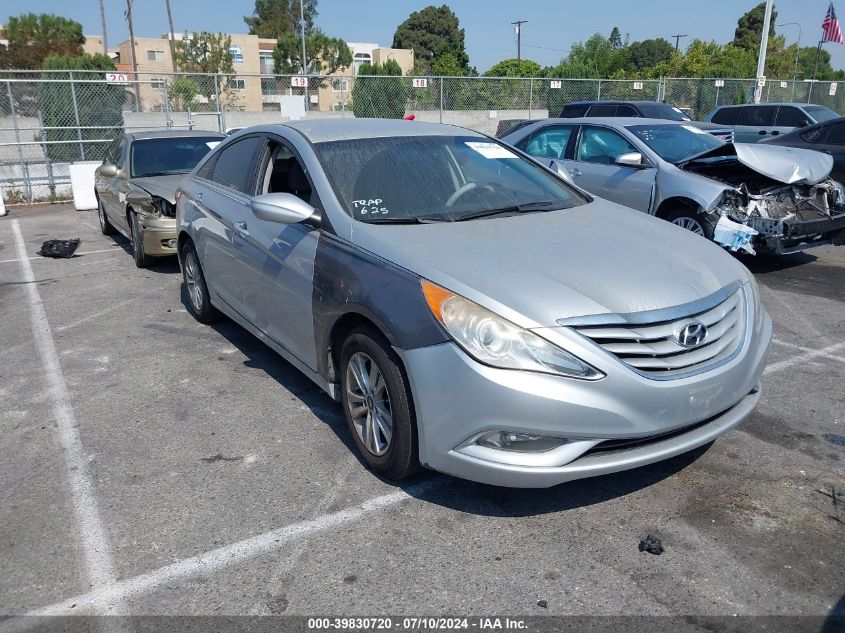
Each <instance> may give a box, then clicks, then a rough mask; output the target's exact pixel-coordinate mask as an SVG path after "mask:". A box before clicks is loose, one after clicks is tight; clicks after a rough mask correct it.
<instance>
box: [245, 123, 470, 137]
mask: <svg viewBox="0 0 845 633" xmlns="http://www.w3.org/2000/svg"><path fill="white" fill-rule="evenodd" d="M277 127H289V128H293V129H294V130H296V131H298V132H299V133H300V134H302V135H303V136H304V137H305V138H307V139H308V140H309V141H311V142H312V143H324V142H328V141H343V140H349V139H359V138H381V137H386V136H477V137H479V138H486V136H485V135H483V134H481V133H480V132H476V131H474V130H468V129H466V128H462V127H458V126H456V125H445V124H443V123H425V122H423V121H406V120H404V119H352V118H348V119H308V120H305V121H290V122H289V123H284V124H279V125H278V126H276V125H268V126H259V128H260V129H261V130H262V131H265V132H268V131H272V130H273V129H274V128H277ZM250 129H251V130H255V128H250Z"/></svg>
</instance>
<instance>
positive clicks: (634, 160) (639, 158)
mask: <svg viewBox="0 0 845 633" xmlns="http://www.w3.org/2000/svg"><path fill="white" fill-rule="evenodd" d="M613 162H615V163H616V164H617V165H620V166H621V167H645V164H644V163H643V155H642V154H640V153H639V152H629V153H628V154H620V155H619V156H617V157H616V160H615V161H613Z"/></svg>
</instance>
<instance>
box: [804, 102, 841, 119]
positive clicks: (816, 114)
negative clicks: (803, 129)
mask: <svg viewBox="0 0 845 633" xmlns="http://www.w3.org/2000/svg"><path fill="white" fill-rule="evenodd" d="M804 109H805V110H806V111H807V114H809V115H810V116H812V117H813V118H814V119H815V120H816V122H817V123H824V122H825V121H832V120H833V119H838V118H839V115H838V114H836V112H834V111H833V110H831V109H830V108H825V107H824V106H817V105H810V106H804Z"/></svg>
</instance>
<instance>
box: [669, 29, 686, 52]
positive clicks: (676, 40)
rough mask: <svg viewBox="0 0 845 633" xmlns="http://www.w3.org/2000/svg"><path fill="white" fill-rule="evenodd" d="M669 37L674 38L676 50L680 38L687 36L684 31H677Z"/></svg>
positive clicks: (678, 46) (679, 44) (679, 43)
mask: <svg viewBox="0 0 845 633" xmlns="http://www.w3.org/2000/svg"><path fill="white" fill-rule="evenodd" d="M669 37H674V38H675V50H676V51H677V50H678V48H680V46H681V38H682V37H689V36H688V35H687V34H686V33H678V34H677V35H670V36H669Z"/></svg>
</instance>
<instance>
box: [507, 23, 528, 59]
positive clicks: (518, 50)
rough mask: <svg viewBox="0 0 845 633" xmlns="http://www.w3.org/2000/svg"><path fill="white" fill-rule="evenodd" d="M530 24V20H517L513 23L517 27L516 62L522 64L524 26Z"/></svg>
mask: <svg viewBox="0 0 845 633" xmlns="http://www.w3.org/2000/svg"><path fill="white" fill-rule="evenodd" d="M526 22H528V20H517V21H516V22H511V24H513V25H514V26H515V27H516V61H517V62H520V61H521V60H522V25H523V24H525V23H526Z"/></svg>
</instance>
